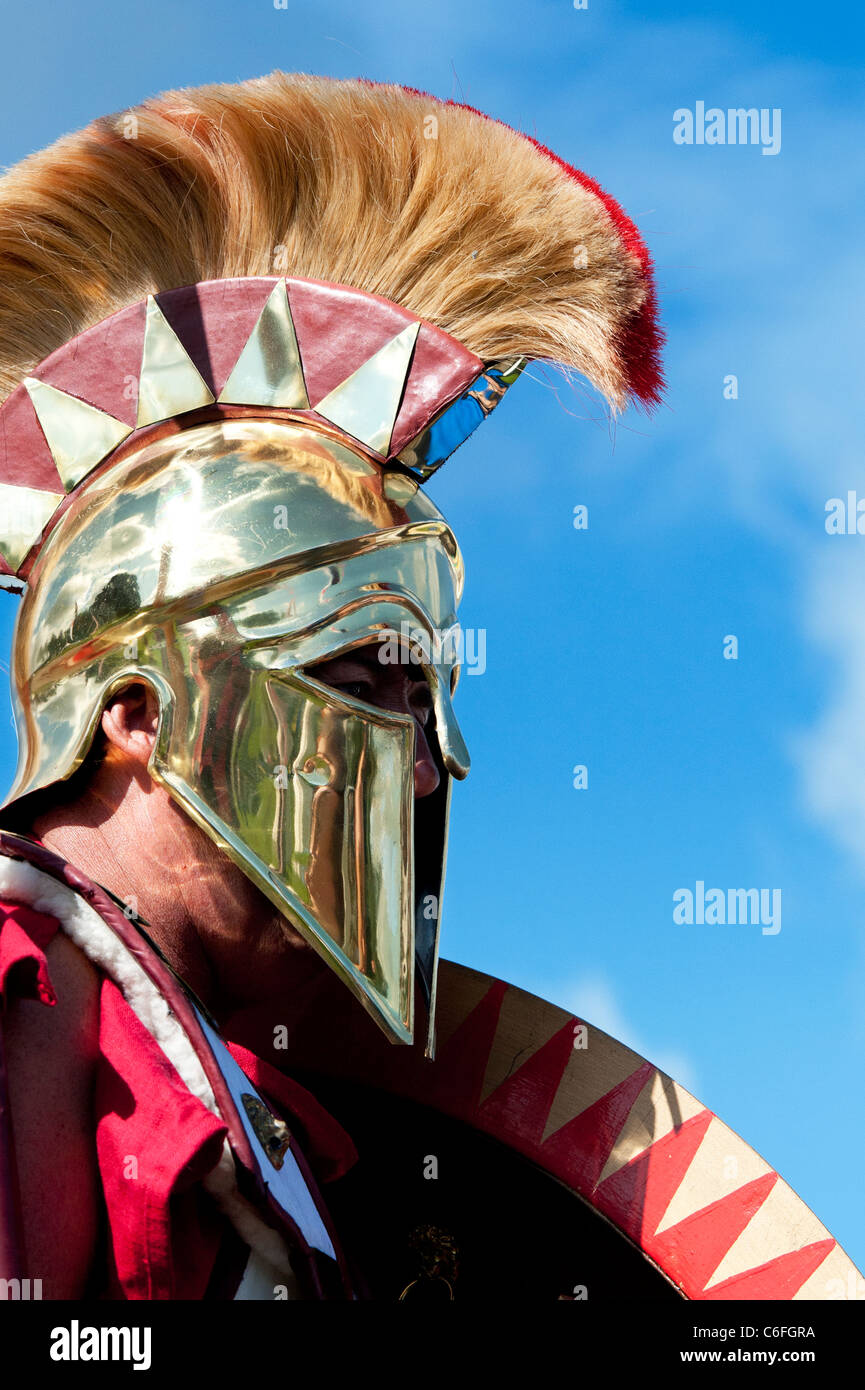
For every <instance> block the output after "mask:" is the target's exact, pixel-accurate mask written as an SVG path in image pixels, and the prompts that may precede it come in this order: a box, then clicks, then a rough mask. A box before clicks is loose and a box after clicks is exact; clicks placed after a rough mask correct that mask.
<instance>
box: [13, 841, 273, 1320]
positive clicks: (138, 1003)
mask: <svg viewBox="0 0 865 1390" xmlns="http://www.w3.org/2000/svg"><path fill="white" fill-rule="evenodd" d="M0 894H2V896H3V897H4V898H7V899H11V900H13V901H15V902H23V903H25V904H26V905H27V906H28V907H32V908H33V909H34V911H36V912H44V913H47V914H48V915H49V916H51V917H56V918H57V920H58V921H59V922H60V924H61V926H62V928H63V931H64V932H65V934H66V935H67V936H68V937H69V938H70V940H71V941H73V942H74V943H75V945H76V946H78V947H79V949H80V950H82V951H83V952H84V954H85V955H86V956H87V958H88V959H89V960H91V961H92V962H93V964H94V965H96V966H98V967H99V969H100V970H103V971H104V972H105V974H106V975H107V976H108V977H109V979H111V980H113V981H114V983H115V984H116V985H117V987H118V989H120V991H121V993H122V994H123V997H124V999H125V1000H126V1002H127V1004H128V1005H129V1007H130V1008H131V1009H132V1011H133V1013H134V1014H135V1016H136V1018H138V1019H139V1020H140V1022H141V1023H143V1025H144V1027H145V1028H146V1029H147V1031H148V1033H149V1034H150V1036H151V1037H152V1038H153V1040H154V1042H155V1043H156V1044H157V1046H158V1047H159V1048H160V1049H161V1050H162V1051H163V1052H164V1053H165V1056H166V1057H167V1058H168V1060H169V1062H170V1063H171V1065H172V1066H173V1067H174V1069H175V1071H176V1072H177V1073H178V1075H179V1076H180V1079H181V1080H182V1082H183V1084H184V1085H185V1086H186V1087H187V1088H188V1089H189V1090H190V1091H191V1092H192V1094H193V1095H194V1096H195V1097H196V1098H197V1099H198V1100H200V1101H201V1102H202V1103H203V1104H204V1105H206V1106H207V1109H208V1110H210V1111H211V1113H212V1114H214V1115H218V1116H219V1118H220V1119H221V1118H222V1116H221V1115H220V1112H219V1107H218V1106H217V1104H216V1098H215V1096H214V1094H213V1090H212V1088H211V1085H210V1082H209V1081H208V1079H207V1075H206V1073H205V1071H204V1068H203V1067H202V1065H201V1062H200V1061H199V1059H198V1056H197V1054H196V1051H195V1048H194V1047H193V1046H192V1043H191V1042H190V1041H189V1038H188V1037H187V1036H186V1033H185V1031H184V1030H183V1028H182V1027H181V1025H180V1023H179V1021H178V1020H177V1018H176V1017H175V1016H174V1014H172V1013H171V1011H170V1009H169V1007H168V1002H167V1000H166V999H165V998H164V997H163V995H162V994H160V992H159V990H158V989H157V988H156V985H155V984H154V983H153V981H152V980H151V979H150V977H149V976H148V975H147V973H146V971H145V970H144V969H143V967H142V966H141V965H139V963H138V961H137V960H136V959H135V957H134V956H133V955H132V953H131V951H130V950H129V948H128V947H127V946H126V945H125V944H124V943H123V941H121V939H120V937H119V936H117V935H116V934H115V933H114V932H113V931H112V930H111V928H110V927H109V925H108V923H107V922H104V921H103V920H102V918H101V917H100V916H99V913H98V912H97V911H96V910H95V908H92V907H91V906H90V904H89V903H88V902H86V901H85V899H84V898H82V897H81V896H80V894H78V893H76V892H75V891H74V890H73V889H72V888H70V887H69V886H68V885H67V884H65V883H60V882H59V880H58V879H56V878H52V877H51V875H50V874H46V873H43V872H42V870H41V869H37V868H36V866H35V865H34V864H29V863H27V862H26V861H25V860H21V859H9V858H7V857H6V856H5V855H0ZM204 1186H205V1188H206V1189H207V1191H208V1192H209V1193H210V1195H211V1197H213V1199H214V1201H215V1202H216V1204H217V1206H218V1207H219V1208H220V1210H221V1211H222V1212H223V1213H224V1215H225V1216H226V1217H227V1218H228V1220H229V1221H230V1222H231V1224H232V1226H234V1228H235V1230H236V1231H237V1233H238V1235H239V1236H240V1237H241V1239H242V1240H244V1241H245V1242H246V1244H247V1245H248V1246H249V1247H250V1249H251V1250H252V1251H254V1252H255V1254H257V1255H259V1256H261V1258H262V1259H263V1260H264V1261H265V1262H266V1263H267V1264H268V1265H270V1266H272V1267H273V1268H274V1270H275V1273H277V1274H278V1275H279V1276H280V1278H279V1279H278V1280H277V1281H276V1282H278V1283H282V1284H285V1285H287V1287H288V1289H289V1291H290V1293H291V1292H292V1291H294V1290H296V1281H295V1277H294V1273H293V1271H292V1268H291V1263H290V1260H289V1257H288V1250H287V1247H286V1244H285V1241H284V1240H283V1238H282V1236H281V1235H280V1234H279V1232H278V1231H275V1230H274V1229H273V1227H272V1226H268V1225H267V1224H266V1222H264V1221H262V1219H261V1217H260V1216H259V1214H258V1212H257V1211H256V1210H255V1208H254V1207H253V1205H252V1203H251V1202H249V1201H247V1199H246V1198H245V1197H243V1196H242V1195H241V1193H240V1192H239V1191H238V1188H237V1173H236V1170H235V1166H234V1156H233V1154H232V1152H231V1146H230V1144H229V1142H228V1140H227V1139H226V1141H225V1144H224V1145H223V1149H222V1153H221V1154H220V1157H219V1162H218V1164H217V1165H216V1167H215V1168H214V1169H212V1171H211V1172H210V1173H208V1175H207V1177H206V1178H205V1179H204ZM271 1296H272V1295H271ZM292 1296H293V1295H292Z"/></svg>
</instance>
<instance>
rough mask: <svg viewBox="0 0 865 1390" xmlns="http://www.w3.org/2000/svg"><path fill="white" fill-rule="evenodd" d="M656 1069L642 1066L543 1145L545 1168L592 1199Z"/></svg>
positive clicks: (563, 1126)
mask: <svg viewBox="0 0 865 1390" xmlns="http://www.w3.org/2000/svg"><path fill="white" fill-rule="evenodd" d="M654 1071H655V1068H654V1067H653V1066H652V1064H651V1062H643V1063H642V1064H641V1065H640V1066H639V1067H638V1068H637V1070H636V1071H634V1072H632V1073H631V1075H630V1076H626V1077H625V1079H624V1080H623V1081H620V1082H619V1084H618V1085H617V1086H614V1087H613V1089H612V1090H611V1091H608V1092H607V1094H606V1095H605V1096H601V1098H600V1099H599V1100H596V1101H595V1102H594V1104H593V1105H590V1106H589V1108H588V1109H587V1110H584V1111H583V1112H582V1114H580V1115H575V1116H574V1118H573V1119H572V1120H569V1121H568V1123H567V1124H566V1125H562V1127H561V1129H557V1130H556V1132H555V1133H554V1134H551V1135H550V1137H549V1139H547V1140H546V1141H545V1143H544V1144H542V1145H541V1148H540V1157H541V1161H542V1162H543V1165H544V1167H545V1168H546V1169H547V1170H548V1171H549V1172H550V1173H553V1174H554V1175H555V1176H556V1177H557V1178H561V1180H562V1182H566V1183H567V1184H568V1185H569V1186H570V1187H573V1188H574V1189H575V1190H576V1191H577V1192H580V1193H582V1194H583V1196H585V1197H589V1198H591V1199H592V1202H593V1204H594V1198H593V1196H592V1194H593V1193H594V1190H595V1188H596V1186H597V1183H598V1178H599V1177H600V1176H601V1173H602V1172H603V1171H604V1165H605V1163H606V1161H607V1159H608V1158H609V1156H610V1154H611V1152H612V1149H613V1145H614V1144H615V1142H616V1140H617V1138H618V1137H619V1134H620V1133H621V1129H622V1126H623V1124H624V1123H625V1120H626V1119H627V1118H628V1115H629V1114H630V1112H631V1110H632V1108H633V1105H634V1102H635V1100H636V1099H637V1096H638V1095H639V1094H640V1092H641V1091H642V1089H643V1087H644V1086H645V1084H646V1082H647V1081H648V1079H649V1077H650V1076H652V1075H653V1073H654Z"/></svg>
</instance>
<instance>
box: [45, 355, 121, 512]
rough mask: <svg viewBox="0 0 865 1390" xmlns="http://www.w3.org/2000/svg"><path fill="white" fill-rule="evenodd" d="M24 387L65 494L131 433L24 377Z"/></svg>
mask: <svg viewBox="0 0 865 1390" xmlns="http://www.w3.org/2000/svg"><path fill="white" fill-rule="evenodd" d="M24 385H25V387H26V388H27V394H28V396H29V397H30V399H31V401H32V402H33V409H34V410H35V411H36V415H37V417H38V419H39V424H40V425H41V427H42V433H43V434H44V435H45V439H46V441H47V443H48V447H49V449H50V450H51V457H52V458H53V460H54V462H55V464H56V466H57V472H58V473H59V474H60V477H61V479H62V481H63V486H64V487H65V489H66V491H67V492H71V491H72V489H73V488H74V487H75V486H76V484H78V483H80V481H81V479H82V478H83V477H84V476H85V475H86V474H87V473H89V472H90V470H91V468H95V467H96V465H97V463H99V462H100V461H101V460H102V459H104V458H105V457H106V455H107V454H110V453H111V451H112V449H116V448H117V446H118V444H121V443H122V442H123V440H124V439H126V438H127V436H128V435H130V434H131V433H132V428H131V426H130V425H124V424H123V422H122V421H121V420H115V418H114V416H113V415H108V414H106V412H105V411H104V410H97V409H96V407H95V406H93V405H88V404H87V402H86V401H79V400H78V399H77V398H76V397H75V396H70V395H67V393H66V392H65V391H58V390H57V388H56V387H55V386H49V385H48V383H47V382H45V381H37V379H36V378H35V377H32V376H28V377H25V378H24Z"/></svg>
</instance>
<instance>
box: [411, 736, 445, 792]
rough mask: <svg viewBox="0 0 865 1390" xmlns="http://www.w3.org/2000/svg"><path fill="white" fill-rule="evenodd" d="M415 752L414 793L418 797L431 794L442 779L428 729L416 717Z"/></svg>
mask: <svg viewBox="0 0 865 1390" xmlns="http://www.w3.org/2000/svg"><path fill="white" fill-rule="evenodd" d="M415 730H416V732H415V754H414V794H415V796H416V797H421V796H429V795H430V793H431V792H434V791H435V789H436V787H437V786H438V784H439V781H440V780H441V779H440V777H439V770H438V768H437V767H436V763H435V759H434V758H433V755H432V753H431V751H430V746H429V743H428V741H427V736H426V731H425V729H424V727H423V725H422V724H421V722H420V720H419V719H417V718H416V719H415Z"/></svg>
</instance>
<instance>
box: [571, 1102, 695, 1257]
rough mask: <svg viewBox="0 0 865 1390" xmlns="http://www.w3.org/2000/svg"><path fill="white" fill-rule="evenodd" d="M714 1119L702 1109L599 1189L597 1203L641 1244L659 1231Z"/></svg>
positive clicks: (603, 1183)
mask: <svg viewBox="0 0 865 1390" xmlns="http://www.w3.org/2000/svg"><path fill="white" fill-rule="evenodd" d="M711 1122H712V1112H711V1111H710V1110H702V1111H701V1112H700V1114H699V1115H694V1116H692V1117H691V1119H690V1120H685V1122H684V1124H681V1125H678V1126H677V1127H676V1128H675V1129H672V1130H670V1132H669V1134H665V1135H664V1136H663V1137H662V1138H661V1139H656V1140H655V1142H654V1143H653V1144H652V1145H651V1146H650V1147H649V1148H648V1149H647V1150H646V1151H645V1153H641V1154H639V1155H638V1156H637V1157H636V1158H632V1159H631V1161H630V1163H626V1164H625V1165H624V1167H623V1168H619V1169H618V1171H617V1172H615V1173H611V1174H610V1176H609V1177H608V1178H605V1179H604V1181H603V1182H602V1183H601V1185H600V1187H599V1188H598V1190H597V1192H596V1194H595V1203H596V1205H597V1206H598V1207H599V1209H600V1210H601V1211H603V1212H604V1213H605V1214H606V1215H607V1216H609V1217H610V1219H611V1220H612V1221H614V1222H615V1223H616V1225H617V1226H618V1227H619V1228H620V1230H622V1231H624V1233H625V1235H627V1236H630V1237H631V1239H632V1240H635V1241H636V1242H637V1244H638V1245H640V1246H641V1247H643V1248H645V1245H646V1241H647V1239H648V1237H650V1236H652V1235H654V1233H655V1231H656V1230H657V1228H658V1225H659V1223H660V1221H661V1218H662V1216H663V1215H664V1212H665V1211H666V1210H667V1207H668V1206H669V1205H670V1202H671V1201H672V1200H673V1196H674V1194H675V1193H676V1192H677V1191H678V1189H679V1187H680V1185H681V1182H682V1179H683V1178H684V1176H685V1174H686V1173H687V1171H688V1169H689V1168H690V1166H691V1162H692V1160H693V1158H694V1155H695V1153H696V1152H697V1150H698V1148H699V1147H700V1145H701V1144H702V1142H703V1136H704V1135H705V1133H706V1130H707V1129H708V1128H709V1125H710V1124H711Z"/></svg>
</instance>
